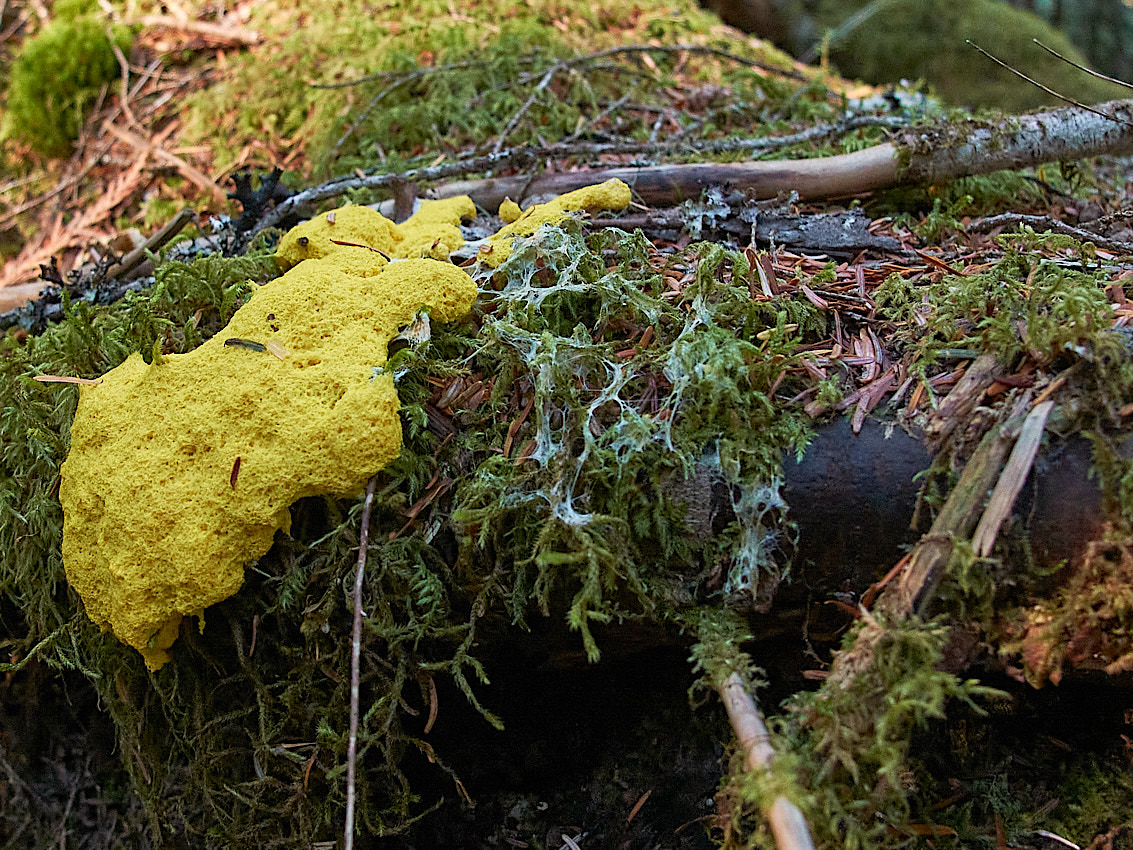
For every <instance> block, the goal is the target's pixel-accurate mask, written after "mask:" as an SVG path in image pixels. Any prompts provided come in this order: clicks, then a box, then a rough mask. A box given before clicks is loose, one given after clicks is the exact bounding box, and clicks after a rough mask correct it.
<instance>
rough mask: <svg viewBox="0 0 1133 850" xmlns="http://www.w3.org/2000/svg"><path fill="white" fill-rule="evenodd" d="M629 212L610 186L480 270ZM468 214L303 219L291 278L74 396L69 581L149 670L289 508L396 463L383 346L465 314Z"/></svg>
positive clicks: (445, 204) (564, 207)
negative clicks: (175, 349) (416, 325)
mask: <svg viewBox="0 0 1133 850" xmlns="http://www.w3.org/2000/svg"><path fill="white" fill-rule="evenodd" d="M629 199H630V193H629V188H628V187H627V186H626V185H625V184H624V183H621V182H620V181H616V180H611V181H609V182H607V183H603V184H602V185H601V186H591V187H589V188H587V189H581V190H579V191H577V192H571V193H569V194H567V195H563V196H562V197H560V198H558V199H557V200H556V201H554V202H552V203H550V204H542V205H539V206H536V207H532V208H531V209H528V210H526V211H524V212H522V213H521V214H519V217H518V219H517V220H516V221H515V222H513V223H512V224H509V225H508V226H507V227H505V228H503V229H502V230H501V231H500V232H499V233H498V234H496V235H495V236H493V237H490V240H491V242H492V244H493V250H492V251H491V252H488V256H484V255H482V257H483V258H484V259H485V260H486V261H487V262H488V263H489V265H493V266H494V265H498V263H499V262H501V261H502V260H503V259H504V258H505V257H506V255H507V252H508V251H510V248H511V237H513V236H517V235H528V234H531V233H534V232H535V230H536V229H538V227H539V226H540V225H541V224H544V223H555V222H557V221H560V220H562V219H563V218H564V217H565V216H566V215H567V214H568V213H569V212H571V211H575V210H581V209H621V208H623V207H625V206H626V205H627V204H628V203H629ZM516 212H517V213H518V210H516ZM474 214H475V207H474V205H473V204H472V201H471V200H469V199H468V198H467V197H460V198H450V199H447V200H444V201H424V202H422V204H421V208H420V210H419V211H418V212H417V214H416V215H414V216H413V217H412V218H411V219H409V220H408V221H406V222H405V223H404V224H401V225H397V224H394V223H393V222H390V221H389V220H387V219H385V218H384V217H382V216H381V215H380V214H378V213H376V212H374V211H373V210H371V209H369V208H367V207H360V206H346V207H342V208H341V209H337V210H334V211H333V212H329V213H324V214H322V215H320V216H317V217H316V218H314V219H312V220H311V221H309V222H306V223H304V224H301V225H299V226H298V227H295V228H294V229H292V230H291V231H290V232H289V233H287V235H286V236H284V238H283V239H282V240H281V241H280V245H279V249H278V251H277V255H276V256H277V260H278V262H279V265H280V267H281V268H283V269H288V271H286V272H285V273H284V274H283V276H282V277H280V278H278V279H276V280H274V281H272V282H271V283H268V284H266V285H264V286H262V287H260V288H259V289H258V290H256V292H255V293H254V294H253V295H252V297H251V298H250V299H249V300H248V303H247V304H245V305H244V306H243V307H241V308H240V309H239V310H238V311H237V312H236V314H235V315H234V316H233V317H232V320H231V321H230V322H229V323H228V326H227V327H226V328H225V329H224V330H223V331H221V332H220V333H218V334H217V335H216V336H214V337H213V338H212V339H210V340H209V341H208V342H206V343H204V344H203V345H201V346H200V347H199V348H197V349H196V350H194V351H192V352H190V353H188V354H171V355H168V356H161V355H160V354H159V355H158V356H157V357H156V358H155V359H154V362H152V363H150V364H147V363H146V362H145V361H144V360H143V359H142V356H141V355H140V354H132V355H131V356H130V357H129V358H128V359H127V360H126V362H124V363H123V364H121V365H120V366H118V367H117V368H115V369H112V370H111V371H110V372H108V373H107V374H106V375H104V376H103V378H102V380H101V383H99V384H98V385H96V386H83V387H82V388H81V389H80V394H79V405H78V409H77V411H76V413H75V419H74V422H73V423H72V426H71V448H70V452H69V453H68V456H67V460H66V461H65V462H64V463H63V468H62V478H61V483H60V487H59V498H60V501H61V502H62V505H63V512H64V522H63V563H64V566H65V568H66V571H67V579H68V581H69V582H70V583H71V585H72V586H73V587H74V588H75V590H76V591H77V592H78V593H79V595H80V596H81V597H82V598H83V602H84V604H85V606H86V610H87V613H88V614H89V615H90V617H91V619H92V620H93V621H94V622H95V623H97V624H98V625H100V626H101V627H103V628H105V629H112V630H113V632H114V634H115V635H116V636H117V637H118V638H119V639H120V640H122V641H123V642H124V643H127V644H129V645H130V646H133V647H134V648H135V649H137V650H138V651H139V652H140V653H141V654H142V657H143V658H144V659H145V662H146V664H147V665H148V666H149V668H150V669H151V670H156V669H158V668H159V667H161V666H162V665H163V664H164V663H165V662H166V661H168V660H169V648H170V647H171V646H172V645H173V643H174V641H175V640H176V639H177V633H178V629H179V626H180V623H181V619H182V618H183V617H185V616H189V615H195V616H197V617H203V615H204V609H205V608H207V607H208V606H210V605H213V604H215V603H217V602H220V601H221V600H223V599H226V598H228V597H229V596H231V595H232V594H234V593H235V592H236V591H237V590H239V588H240V586H241V584H243V581H244V567H245V566H246V565H247V564H248V563H250V562H251V561H254V560H255V559H257V558H259V557H260V556H262V555H263V554H264V553H265V552H267V550H268V549H269V548H270V547H271V544H272V539H273V537H274V535H275V532H276V531H277V530H279V529H283V530H285V531H286V530H287V529H288V527H289V523H290V514H289V512H288V507H289V506H290V505H291V504H292V503H293V502H295V501H296V500H297V499H300V498H302V497H304V496H312V495H318V494H330V495H336V496H348V495H350V494H352V493H356V492H358V491H359V490H360V489H361V488H362V486H363V485H364V484H365V482H366V480H367V479H368V478H369V477H370V476H372V475H373V474H375V473H376V472H378V471H379V470H381V469H382V468H383V467H384V466H386V464H388V463H389V462H390V461H392V460H393V459H394V458H395V457H397V455H398V453H399V452H400V451H401V422H400V419H399V418H398V411H399V409H400V402H399V400H398V398H397V392H396V390H395V389H394V383H393V377H392V376H391V375H390V374H388V373H386V372H385V371H383V369H382V366H384V365H385V362H386V358H387V356H388V348H387V346H388V344H389V342H390V340H391V339H393V337H394V336H395V335H396V334H397V333H398V331H399V329H400V328H402V327H404V326H406V325H408V324H410V323H411V322H412V321H413V319H414V316H415V315H416V314H417V312H418V311H419V310H421V309H422V308H425V307H427V308H428V309H429V313H430V315H431V316H432V318H433V319H434V320H437V321H441V322H451V321H455V320H456V319H459V318H460V317H462V316H464V315H465V314H467V313H468V311H469V310H470V309H471V307H472V302H473V300H474V299H475V297H476V285H475V283H474V282H473V281H472V279H471V278H470V277H469V276H468V275H467V274H465V273H464V272H463V271H461V270H460V269H459V268H457V267H456V266H453V265H451V264H450V263H448V262H447V261H441V259H440V258H447V256H448V253H449V252H450V251H451V250H454V249H455V248H458V247H460V246H461V245H462V244H463V237H462V236H461V233H460V230H459V227H458V224H459V222H460V220H461V219H462V218H465V217H470V216H473V215H474ZM374 249H377V250H374ZM389 257H392V258H394V260H393V261H391V260H390V259H388V258H389ZM433 257H435V258H437V259H432V258H433ZM403 258H404V259H403ZM202 623H203V621H202Z"/></svg>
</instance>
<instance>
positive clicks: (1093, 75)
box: [1031, 38, 1133, 89]
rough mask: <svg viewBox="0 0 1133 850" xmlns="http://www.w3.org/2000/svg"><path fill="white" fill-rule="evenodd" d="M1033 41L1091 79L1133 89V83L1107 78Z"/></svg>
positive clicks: (1035, 39) (1035, 40) (1037, 41)
mask: <svg viewBox="0 0 1133 850" xmlns="http://www.w3.org/2000/svg"><path fill="white" fill-rule="evenodd" d="M1031 41H1033V42H1034V43H1035V44H1037V45H1038V46H1039V47H1041V48H1042V49H1043V50H1045V51H1046V52H1047V53H1049V54H1051V55H1052V56H1054V57H1056V58H1058V59H1061V60H1062V61H1063V62H1065V63H1066V64H1067V65H1072V66H1073V67H1075V68H1077V69H1078V70H1079V71H1085V72H1086V73H1087V74H1089V75H1090V76H1091V77H1097V78H1098V79H1099V80H1105V81H1106V82H1107V83H1114V84H1115V85H1119V86H1125V88H1127V89H1133V83H1127V82H1125V80H1119V79H1117V77H1110V76H1107V75H1106V74H1103V73H1101V72H1100V71H1095V70H1094V69H1093V68H1087V67H1086V66H1085V65H1079V64H1078V63H1077V62H1075V61H1074V60H1073V59H1068V58H1067V57H1065V56H1063V55H1062V54H1061V53H1059V52H1058V51H1057V50H1055V49H1054V48H1053V47H1047V46H1046V45H1045V44H1043V43H1042V42H1041V41H1039V40H1038V39H1037V38H1032V39H1031Z"/></svg>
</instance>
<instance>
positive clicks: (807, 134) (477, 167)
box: [253, 115, 907, 233]
mask: <svg viewBox="0 0 1133 850" xmlns="http://www.w3.org/2000/svg"><path fill="white" fill-rule="evenodd" d="M865 126H884V127H890V128H896V127H906V126H907V122H905V121H903V120H901V119H897V118H895V117H893V116H876V115H859V116H855V117H853V118H848V119H846V120H844V121H839V122H837V123H834V124H823V125H821V126H818V127H812V128H810V129H807V130H802V131H800V132H798V133H793V134H791V135H788V136H770V137H766V138H742V139H710V140H707V141H705V142H688V141H682V142H679V143H668V142H666V143H661V144H654V145H647V144H642V143H638V142H630V143H619V142H602V143H597V144H592V143H575V142H565V143H556V144H550V145H524V146H519V147H513V148H508V149H507V150H503V151H500V152H499V153H496V154H478V155H473V156H466V157H461V158H459V159H456V160H454V161H452V162H445V163H441V164H439V165H434V166H426V167H422V168H411V169H409V170H407V171H403V172H400V173H389V172H386V173H372V174H364V175H362V176H360V177H359V176H350V177H339V178H335V179H334V180H331V181H329V182H327V183H323V184H321V185H318V186H312V187H311V188H310V189H305V190H304V191H302V192H299V193H298V194H296V195H292V196H291V197H290V198H288V199H287V200H286V201H284V202H283V203H282V204H280V205H279V206H277V207H275V208H273V209H272V210H271V211H270V212H268V213H267V214H266V215H265V216H264V217H263V218H262V219H261V220H260V222H259V223H258V224H257V225H256V227H255V230H254V231H253V233H259V232H260V231H261V230H263V229H265V228H268V227H274V226H275V225H276V224H278V223H279V222H280V221H282V220H283V219H284V218H286V217H287V215H288V214H290V213H291V212H292V211H293V210H294V209H295V208H296V207H297V206H299V205H300V204H306V203H313V202H315V201H322V200H326V199H327V198H333V197H337V196H338V195H343V194H345V193H347V192H350V191H353V190H356V189H377V188H380V187H390V186H393V185H395V184H397V183H411V182H426V181H434V180H441V179H444V178H447V177H459V176H463V175H465V174H473V173H476V172H478V171H488V172H491V171H494V170H496V169H498V168H500V167H502V166H505V165H506V166H511V167H516V168H522V167H523V166H524V165H525V164H526V163H530V162H533V161H539V160H543V159H548V158H557V157H565V156H599V155H601V154H606V153H627V154H629V153H653V154H662V153H666V152H671V151H685V150H692V151H694V152H705V153H724V152H728V151H740V150H745V151H751V152H753V153H756V152H758V153H768V152H771V151H775V150H779V149H781V148H784V147H788V146H790V145H794V144H800V143H803V142H809V141H815V140H818V139H822V138H826V137H827V136H833V135H837V134H839V133H842V132H847V131H849V130H854V129H857V128H859V127H865ZM888 159H889V155H888V154H886V161H888ZM774 167H775V168H777V169H778V170H782V168H781V164H780V163H775V164H774ZM851 170H854V172H855V174H860V171H861V169H860V168H855V169H851ZM631 171H632V169H631ZM599 173H600V172H571V174H572V175H573V178H574V180H575V181H576V182H577V183H578V186H571V187H570V188H578V187H579V186H585V185H588V184H589V183H595V182H597V183H600V182H602V180H603V179H605V178H603V177H599V176H597V175H598V174H599ZM533 179H537V178H536V177H533V176H530V175H520V176H519V177H514V178H488V179H486V180H472V181H459V182H456V183H451V184H442V186H440V187H438V189H437V190H436V194H435V196H434V197H442V198H448V197H452V196H453V195H461V194H465V193H467V194H471V195H473V198H472V199H473V200H474V201H476V203H477V204H479V205H480V206H481V207H484V208H485V209H488V208H490V209H495V208H496V207H498V206H499V203H500V201H501V200H503V198H504V197H505V196H506V195H507V194H508V193H509V192H510V193H511V194H512V195H513V197H514V199H515V200H522V198H523V196H522V195H520V196H518V197H515V192H516V191H517V190H521V189H522V186H523V183H524V182H526V181H530V180H533ZM501 181H502V182H501ZM497 182H500V185H503V183H504V182H506V184H507V185H506V188H505V189H503V190H501V191H494V190H493V189H492V188H491V186H492V185H493V184H495V183H497ZM788 185H789V180H788V179H784V180H782V181H780V182H779V183H777V185H776V190H775V192H772V193H771V194H770V195H769V197H774V196H775V194H776V193H777V192H778V191H779V190H780V189H784V190H785V189H786V187H788ZM465 187H467V188H465ZM563 191H569V189H564V190H563ZM481 192H483V195H482V196H481V194H480V193H481Z"/></svg>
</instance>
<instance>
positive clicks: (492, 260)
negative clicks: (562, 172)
mask: <svg viewBox="0 0 1133 850" xmlns="http://www.w3.org/2000/svg"><path fill="white" fill-rule="evenodd" d="M631 200H632V194H631V192H630V189H629V186H627V185H626V184H625V183H623V182H622V181H621V180H617V179H613V180H607V181H606V182H605V183H599V184H598V185H596V186H585V187H583V188H582V189H575V190H574V191H573V192H567V193H566V194H565V195H559V196H558V197H557V198H555V199H554V200H552V201H548V202H547V203H545V204H536V205H535V206H532V207H528V208H527V209H525V210H523V212H521V213H520V212H519V207H518V206H517V205H516V204H515V203H514V202H513V201H504V203H503V204H501V205H500V218H502V219H503V220H504V221H510V223H509V224H508V225H506V226H505V227H502V228H500V229H499V230H498V231H496V232H495V233H494V234H492V235H491V236H489V237H488V238H487V240H485V244H484V246H483V247H482V248H481V249H480V256H479V260H480V262H482V263H484V264H486V265H489V266H491V267H492V268H495V267H496V266H498V265H499V264H500V263H502V262H503V261H504V260H506V259H507V258H508V257H509V256H510V255H511V242H512V238H513V237H515V236H530V235H531V234H532V233H534V232H535V231H536V230H538V229H539V228H540V227H541V226H542V225H544V224H558V223H559V222H560V221H562V220H563V219H564V218H566V217H567V215H568V214H569V213H572V212H578V211H579V210H623V209H625V208H626V207H627V206H629V202H630V201H631ZM517 215H518V217H515V216H517Z"/></svg>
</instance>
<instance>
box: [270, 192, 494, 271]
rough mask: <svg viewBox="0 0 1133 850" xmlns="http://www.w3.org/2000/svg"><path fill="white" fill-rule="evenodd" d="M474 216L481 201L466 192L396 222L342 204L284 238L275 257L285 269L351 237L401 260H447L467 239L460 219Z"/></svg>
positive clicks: (351, 240) (423, 205) (366, 209)
mask: <svg viewBox="0 0 1133 850" xmlns="http://www.w3.org/2000/svg"><path fill="white" fill-rule="evenodd" d="M475 215H476V205H475V204H474V203H472V200H471V199H470V198H469V197H468V196H467V195H460V196H458V197H455V198H446V199H445V200H443V201H422V202H421V206H420V209H418V210H417V212H416V213H415V214H414V215H413V216H412V217H410V218H409V219H408V220H407V221H405V222H404V223H403V224H394V223H393V222H392V221H390V220H389V219H388V218H386V217H385V216H383V215H382V214H381V213H380V212H377V211H376V210H372V209H370V208H369V207H360V206H348V207H342V208H341V209H337V210H335V211H334V212H333V213H324V214H323V215H318V216H315V217H314V218H313V219H311V220H310V221H307V222H304V223H303V224H300V225H299V226H297V227H293V228H292V229H291V230H290V231H289V232H288V233H287V235H286V236H284V237H283V239H281V240H280V242H279V248H278V249H277V250H276V257H277V258H278V260H279V263H280V266H281V267H282V268H285V269H289V268H291V267H292V266H295V265H298V264H299V263H300V262H302V261H303V260H312V259H318V258H320V257H326V256H328V255H330V254H332V253H334V252H336V251H338V250H339V249H340V248H342V247H345V246H343V245H340V244H337V243H342V242H346V243H352V244H353V245H361V246H365V247H368V248H376V249H378V250H379V251H382V252H384V253H386V254H388V255H389V256H391V257H394V258H398V259H409V258H411V257H434V258H436V259H438V260H445V259H448V255H449V253H451V252H452V251H455V250H456V249H457V248H459V247H460V246H461V245H463V244H464V237H463V236H462V235H461V233H460V222H461V219H464V218H472V217H474V216H475ZM377 256H380V255H377Z"/></svg>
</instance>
